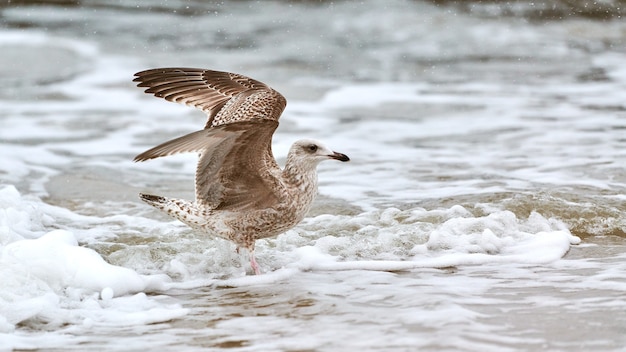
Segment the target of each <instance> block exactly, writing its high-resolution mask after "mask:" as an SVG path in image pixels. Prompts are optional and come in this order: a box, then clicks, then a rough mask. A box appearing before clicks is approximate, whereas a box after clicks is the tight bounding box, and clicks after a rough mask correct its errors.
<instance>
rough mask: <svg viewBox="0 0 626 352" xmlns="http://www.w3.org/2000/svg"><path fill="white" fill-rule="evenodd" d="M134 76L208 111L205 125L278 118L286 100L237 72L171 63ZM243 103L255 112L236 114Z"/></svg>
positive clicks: (151, 90)
mask: <svg viewBox="0 0 626 352" xmlns="http://www.w3.org/2000/svg"><path fill="white" fill-rule="evenodd" d="M135 76H136V78H135V79H134V80H133V82H139V83H138V84H137V86H138V87H148V89H146V90H145V92H146V93H149V94H153V95H154V96H156V97H159V98H163V99H165V100H167V101H171V102H175V103H180V104H185V105H188V106H192V107H195V108H197V109H200V110H202V111H204V112H205V113H206V114H207V115H208V120H207V123H206V126H205V128H209V127H215V126H219V125H222V124H227V123H232V122H236V121H241V120H248V119H252V118H263V119H270V120H276V121H277V120H278V118H279V117H280V114H281V113H282V112H283V110H284V109H285V106H286V104H287V101H286V100H285V97H283V96H282V95H281V94H280V93H278V92H277V91H275V90H273V89H272V88H270V87H269V86H267V85H266V84H265V83H263V82H259V81H257V80H255V79H252V78H249V77H246V76H243V75H239V74H236V73H230V72H222V71H212V70H205V69H201V68H177V67H171V68H155V69H151V70H146V71H141V72H137V73H135ZM246 103H247V104H246ZM255 103H256V104H255ZM259 103H260V104H259ZM226 105H228V106H226ZM242 105H246V106H242ZM242 107H243V108H245V109H250V110H251V111H250V112H253V113H254V112H256V114H247V115H245V116H238V115H236V114H235V112H236V111H237V110H238V109H239V108H242ZM259 109H262V111H258V110H259Z"/></svg>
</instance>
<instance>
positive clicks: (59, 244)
mask: <svg viewBox="0 0 626 352" xmlns="http://www.w3.org/2000/svg"><path fill="white" fill-rule="evenodd" d="M0 200H2V202H1V204H0V244H1V245H0V271H1V275H2V290H1V291H0V335H2V339H0V340H1V341H3V343H7V344H8V345H7V346H9V347H11V346H13V347H19V346H24V348H28V347H26V346H28V344H27V343H25V344H24V343H22V342H23V340H22V339H21V338H20V337H19V336H11V335H7V333H10V332H12V331H13V330H14V329H15V326H16V324H18V323H23V322H25V321H31V322H32V323H35V322H39V323H40V324H47V325H49V326H54V327H60V326H62V325H64V324H67V323H71V324H79V325H80V324H85V323H86V322H90V324H103V323H106V324H131V325H132V324H145V323H153V322H159V321H167V320H170V319H172V318H174V317H179V316H182V315H185V314H186V313H187V310H186V309H183V308H181V307H180V306H178V305H171V304H170V305H167V304H162V303H159V302H158V300H155V299H154V298H150V297H148V296H146V295H145V294H143V293H142V294H138V295H134V296H129V295H130V294H133V293H137V292H145V291H148V292H149V291H155V290H158V289H160V288H163V287H164V285H165V284H166V283H167V282H169V277H167V276H165V275H140V274H138V273H137V272H135V271H133V270H131V269H128V268H123V267H119V266H115V265H111V264H109V263H107V262H105V261H104V259H103V258H102V257H101V256H100V255H99V254H98V253H97V252H95V251H94V250H92V249H89V248H85V247H81V246H79V245H78V242H77V240H76V237H75V236H74V235H73V234H72V233H71V232H69V231H66V230H53V231H50V232H46V231H45V228H47V227H50V226H54V225H55V219H54V218H53V217H52V216H50V215H49V214H47V213H46V210H50V207H49V206H46V205H45V204H44V203H42V202H41V201H40V200H37V199H34V198H33V199H28V198H27V197H22V196H21V195H20V194H19V193H18V192H17V190H16V189H15V188H14V187H12V186H3V187H2V188H0ZM20 341H22V342H20ZM12 343H15V344H12ZM3 347H6V346H3V345H1V344H0V349H1V348H3Z"/></svg>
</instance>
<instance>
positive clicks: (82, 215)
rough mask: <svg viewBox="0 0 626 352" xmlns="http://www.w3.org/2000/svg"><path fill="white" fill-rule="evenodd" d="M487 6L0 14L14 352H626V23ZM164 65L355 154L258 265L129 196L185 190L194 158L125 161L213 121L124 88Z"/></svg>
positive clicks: (15, 10) (2, 209) (3, 216)
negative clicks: (241, 79)
mask: <svg viewBox="0 0 626 352" xmlns="http://www.w3.org/2000/svg"><path fill="white" fill-rule="evenodd" d="M146 4H148V5H149V6H148V5H146ZM482 6H483V7H480V6H479V7H475V8H472V9H471V11H465V10H467V8H465V7H453V6H444V5H443V4H436V3H429V2H375V1H366V2H363V3H355V2H339V3H322V4H317V3H309V2H297V3H288V2H274V1H272V2H262V3H257V2H230V3H225V4H222V3H217V2H216V3H213V2H197V3H187V2H171V1H168V2H163V3H161V2H156V1H155V2H150V3H142V4H141V5H139V6H135V5H132V6H130V5H121V4H118V3H115V2H107V1H92V2H89V3H86V4H83V5H82V6H70V5H56V6H51V5H45V4H44V5H36V6H25V5H17V4H15V5H8V6H4V7H2V8H0V11H1V12H0V19H1V20H2V22H1V27H0V47H1V48H2V55H0V83H1V84H0V104H1V105H0V109H1V110H0V111H1V115H0V121H1V122H0V123H1V128H0V160H1V162H0V275H1V276H2V278H3V284H2V286H0V350H20V349H26V350H59V351H60V350H63V351H68V350H70V351H71V350H75V351H79V350H85V349H102V350H120V351H122V350H123V351H128V350H144V349H146V348H158V349H159V350H164V351H166V350H181V349H183V350H196V349H200V348H207V349H213V350H219V349H230V350H237V351H259V350H284V351H296V350H298V351H330V350H338V349H342V350H363V351H406V350H437V351H446V350H450V351H459V350H461V351H478V350H480V351H492V350H493V351H518V350H539V349H544V350H568V351H572V350H575V351H588V350H602V351H618V350H623V348H624V347H625V346H626V338H625V337H624V333H623V332H624V331H626V313H625V312H626V299H625V297H626V264H625V263H626V261H625V259H626V216H625V209H626V205H625V202H626V196H625V194H626V191H625V190H626V171H624V162H625V161H626V152H625V150H626V138H625V137H624V136H625V134H624V133H625V132H626V104H625V102H626V70H625V69H624V65H623V62H625V61H624V60H625V59H626V49H625V48H626V22H624V21H623V20H621V17H619V14H617V15H615V16H609V17H606V18H604V19H598V18H595V15H589V17H593V18H592V19H589V18H587V17H586V16H564V18H562V19H561V20H546V16H545V14H544V15H541V14H538V13H536V12H534V8H530V9H526V10H525V9H524V8H523V5H520V7H518V8H516V11H519V12H515V11H514V12H515V13H516V14H517V15H516V16H502V17H501V15H503V14H506V13H507V11H509V10H510V9H508V10H507V9H504V10H502V11H495V10H494V9H495V8H494V5H493V4H487V5H482ZM507 6H508V5H507ZM520 9H521V10H520ZM553 10H554V11H557V10H559V8H556V9H553ZM589 11H590V13H592V12H593V11H592V10H589ZM581 12H584V11H581ZM520 13H521V14H525V15H524V16H520V15H519V14H520ZM551 13H554V12H551ZM593 13H596V12H593ZM173 65H176V66H197V67H207V68H212V69H219V70H227V71H234V72H238V73H242V74H246V75H249V76H251V77H254V78H256V79H259V80H261V81H264V82H266V83H268V84H270V85H272V86H273V87H275V88H276V89H278V90H279V91H281V92H282V93H283V94H284V95H285V96H286V97H287V99H288V106H287V109H286V110H285V113H284V114H283V117H282V118H281V125H280V127H279V129H278V131H277V133H276V135H275V136H274V153H275V155H276V157H277V159H278V160H279V162H281V163H282V162H284V156H285V155H286V152H287V149H288V148H289V146H290V144H291V143H292V142H293V141H294V140H296V139H298V138H302V137H313V138H317V139H321V140H323V141H324V142H326V143H327V144H328V145H329V146H331V147H332V148H333V149H335V150H337V151H340V152H343V153H346V154H347V155H349V156H350V157H351V159H352V160H351V162H350V163H347V164H343V163H341V164H340V163H331V162H327V163H323V164H322V165H321V166H320V169H319V175H320V196H319V197H318V199H317V201H316V203H315V205H314V207H313V209H312V210H311V213H310V214H309V216H308V217H307V218H306V219H305V220H304V221H303V222H302V223H301V224H300V225H298V226H297V227H296V228H294V229H292V230H290V231H287V232H286V233H285V234H283V235H280V236H278V237H277V238H275V239H268V240H260V241H258V242H257V250H256V252H257V259H258V261H259V264H260V265H261V268H262V270H263V271H264V272H265V274H264V275H261V276H251V275H249V274H250V272H249V270H248V274H247V275H246V273H245V271H246V269H247V267H248V264H247V260H246V256H245V255H244V254H242V255H241V256H239V255H237V254H236V252H235V250H234V249H235V246H234V245H233V244H230V243H227V242H225V241H222V240H219V239H215V238H210V237H207V236H202V235H199V234H195V233H193V232H192V231H191V230H190V229H188V228H187V227H186V226H184V225H182V224H181V223H178V222H175V221H172V220H171V219H169V218H167V217H166V216H165V215H163V214H160V213H158V212H157V211H156V210H153V209H151V208H150V207H149V206H147V205H145V204H142V203H141V202H140V201H139V200H138V198H137V193H138V192H144V191H149V192H150V193H154V194H162V195H166V196H174V197H180V198H192V197H193V181H192V180H193V173H194V169H195V160H196V158H195V156H193V155H179V156H175V157H170V158H162V159H157V160H154V161H150V162H147V163H141V164H134V163H132V158H133V157H134V156H135V155H136V154H138V153H140V152H142V151H144V150H145V149H147V148H150V147H152V146H154V145H156V144H158V143H161V142H163V141H165V140H167V139H170V138H173V137H176V136H180V135H183V134H186V133H189V132H191V131H194V130H197V129H199V128H201V127H202V126H203V124H204V117H203V115H202V114H201V113H199V112H197V111H193V110H192V109H189V108H186V107H183V106H178V105H176V104H171V103H167V102H165V101H162V100H159V99H155V98H153V97H150V96H148V95H145V94H143V93H142V92H141V90H140V89H138V88H135V87H134V84H133V83H132V82H131V80H132V76H133V73H134V72H137V71H140V70H142V69H146V68H151V67H158V66H173Z"/></svg>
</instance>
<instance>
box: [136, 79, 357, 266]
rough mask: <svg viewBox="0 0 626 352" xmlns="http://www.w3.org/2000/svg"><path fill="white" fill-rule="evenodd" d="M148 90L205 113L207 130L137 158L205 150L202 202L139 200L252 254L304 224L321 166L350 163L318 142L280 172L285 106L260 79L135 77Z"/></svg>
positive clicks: (200, 172)
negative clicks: (277, 140) (277, 153)
mask: <svg viewBox="0 0 626 352" xmlns="http://www.w3.org/2000/svg"><path fill="white" fill-rule="evenodd" d="M135 75H136V76H137V77H136V78H135V81H136V82H139V84H138V86H139V87H147V89H146V90H145V92H146V93H149V94H153V95H155V96H157V97H160V98H164V99H166V100H168V101H172V102H176V103H181V104H185V105H188V106H192V107H195V108H198V109H200V110H202V111H204V112H205V113H206V114H207V117H208V118H207V122H206V125H205V127H204V129H203V130H200V131H196V132H192V133H189V134H187V135H185V136H182V137H179V138H175V139H173V140H170V141H167V142H164V143H162V144H160V145H158V146H156V147H154V148H151V149H149V150H147V151H145V152H143V153H141V154H139V155H137V157H135V161H145V160H148V159H153V158H157V157H162V156H168V155H173V154H176V153H183V152H197V153H199V159H198V166H197V168H196V180H195V181H196V182H195V185H196V199H195V201H194V202H189V201H186V200H181V199H173V198H166V197H161V196H152V195H144V194H142V195H141V199H142V200H144V201H145V202H146V203H148V204H150V205H152V206H154V207H156V208H158V209H160V210H162V211H164V212H166V213H168V214H169V215H171V216H173V217H175V218H177V219H178V220H180V221H182V222H184V223H186V224H188V225H189V226H191V227H192V228H194V229H197V230H201V231H202V232H204V233H207V234H209V235H215V236H219V237H223V238H227V239H229V240H231V241H233V242H235V243H236V244H237V246H238V247H244V248H247V249H248V250H249V251H250V262H251V265H252V268H253V269H254V271H255V273H257V274H258V273H260V271H259V269H258V265H257V263H256V260H255V259H254V255H253V253H254V242H255V241H256V240H257V239H260V238H266V237H273V236H276V235H278V234H280V233H282V232H284V231H286V230H288V229H290V228H292V227H293V226H295V225H296V224H297V223H298V222H300V221H301V220H302V219H303V218H304V216H305V215H306V213H307V212H308V210H309V207H310V205H311V202H312V201H313V199H314V198H315V195H316V193H317V172H316V167H317V164H318V163H319V162H320V161H322V160H326V159H336V160H341V161H348V160H349V159H348V157H347V156H345V155H343V154H340V153H335V152H332V151H331V150H329V149H328V148H326V147H323V146H322V145H321V144H319V143H318V142H315V141H312V140H302V141H297V142H296V143H294V145H293V146H292V147H291V149H290V151H289V154H288V156H287V163H286V165H285V169H284V170H281V169H280V167H279V166H278V164H277V163H276V160H275V159H274V156H273V154H272V144H271V142H272V135H273V134H274V131H275V130H276V128H277V127H278V119H279V118H280V115H281V114H282V112H283V110H284V109H285V106H286V104H287V101H286V100H285V98H284V97H283V96H282V95H281V94H280V93H278V92H277V91H275V90H273V89H272V88H270V87H268V86H267V85H265V84H264V83H261V82H259V81H257V80H254V79H251V78H248V77H245V76H242V75H239V74H235V73H229V72H220V71H211V70H204V69H194V68H161V69H152V70H147V71H142V72H139V73H137V74H135Z"/></svg>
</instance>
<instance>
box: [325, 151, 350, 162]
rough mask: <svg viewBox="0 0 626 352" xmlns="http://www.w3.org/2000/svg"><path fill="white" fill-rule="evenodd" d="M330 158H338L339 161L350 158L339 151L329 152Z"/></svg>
mask: <svg viewBox="0 0 626 352" xmlns="http://www.w3.org/2000/svg"><path fill="white" fill-rule="evenodd" d="M328 157H329V158H331V159H335V160H339V161H344V162H345V161H350V158H348V156H347V155H345V154H341V153H337V152H333V153H332V154H330V155H329V156H328Z"/></svg>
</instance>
